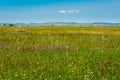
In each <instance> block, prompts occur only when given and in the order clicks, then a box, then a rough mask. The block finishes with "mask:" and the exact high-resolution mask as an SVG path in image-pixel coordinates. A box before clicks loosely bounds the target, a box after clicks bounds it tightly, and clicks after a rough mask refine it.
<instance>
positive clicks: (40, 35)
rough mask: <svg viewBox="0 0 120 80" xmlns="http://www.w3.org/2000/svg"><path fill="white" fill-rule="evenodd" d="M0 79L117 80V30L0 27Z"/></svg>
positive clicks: (119, 55) (119, 53)
mask: <svg viewBox="0 0 120 80" xmlns="http://www.w3.org/2000/svg"><path fill="white" fill-rule="evenodd" d="M0 80H120V27H104V26H96V27H94V26H86V27H80V26H52V27H51V26H39V27H32V26H26V27H19V26H16V27H15V26H14V27H5V26H0Z"/></svg>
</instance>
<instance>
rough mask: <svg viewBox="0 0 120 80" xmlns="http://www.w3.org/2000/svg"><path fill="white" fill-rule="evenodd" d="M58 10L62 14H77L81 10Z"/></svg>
mask: <svg viewBox="0 0 120 80" xmlns="http://www.w3.org/2000/svg"><path fill="white" fill-rule="evenodd" d="M58 12H59V13H61V14H76V13H79V10H59V11H58Z"/></svg>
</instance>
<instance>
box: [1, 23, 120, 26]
mask: <svg viewBox="0 0 120 80" xmlns="http://www.w3.org/2000/svg"><path fill="white" fill-rule="evenodd" d="M4 24H6V25H9V24H13V23H0V25H4ZM14 25H17V26H39V25H73V26H74V25H78V26H79V25H82V26H86V25H95V26H96V25H102V26H120V23H107V22H93V23H77V22H47V23H14Z"/></svg>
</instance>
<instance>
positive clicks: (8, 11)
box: [0, 0, 120, 23]
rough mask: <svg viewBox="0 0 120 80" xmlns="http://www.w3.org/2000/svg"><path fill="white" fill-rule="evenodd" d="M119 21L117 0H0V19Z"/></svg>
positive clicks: (83, 21)
mask: <svg viewBox="0 0 120 80" xmlns="http://www.w3.org/2000/svg"><path fill="white" fill-rule="evenodd" d="M2 22H9V23H17V22H21V23H22V22H23V23H45V22H80V23H86V22H114V23H119V22H120V0H0V23H2Z"/></svg>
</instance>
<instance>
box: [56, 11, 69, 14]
mask: <svg viewBox="0 0 120 80" xmlns="http://www.w3.org/2000/svg"><path fill="white" fill-rule="evenodd" d="M58 12H59V13H61V14H65V13H67V11H65V10H60V11H58Z"/></svg>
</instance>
